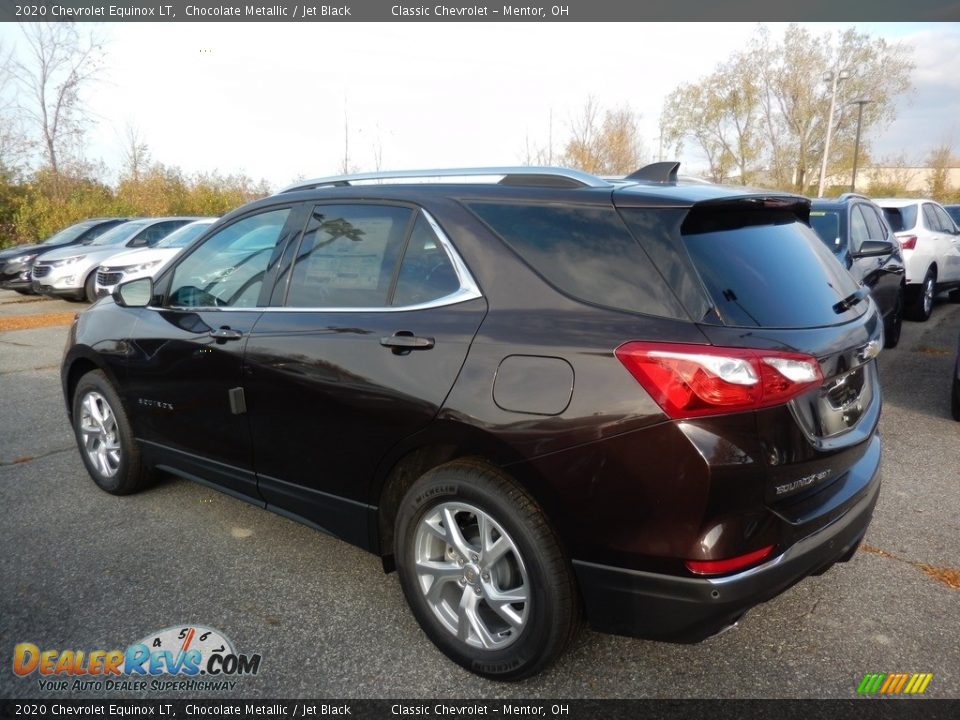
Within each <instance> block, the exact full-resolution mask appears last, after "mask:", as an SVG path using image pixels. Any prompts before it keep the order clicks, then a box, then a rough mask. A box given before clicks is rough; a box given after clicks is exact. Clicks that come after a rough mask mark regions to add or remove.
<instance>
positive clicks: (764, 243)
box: [681, 204, 867, 327]
mask: <svg viewBox="0 0 960 720" xmlns="http://www.w3.org/2000/svg"><path fill="white" fill-rule="evenodd" d="M681 233H682V236H683V242H684V244H685V246H686V248H687V251H688V252H689V254H690V257H691V259H692V260H693V264H694V266H695V267H696V269H697V272H698V273H699V275H700V277H701V279H702V280H703V283H704V285H705V286H706V289H707V292H708V293H709V295H710V297H711V298H712V299H713V302H714V304H715V306H716V308H717V310H718V312H719V314H720V316H721V318H722V319H723V322H724V323H725V324H726V325H733V326H738V327H819V326H824V325H835V324H838V323H841V322H846V321H848V320H851V319H853V318H855V317H858V316H859V315H860V314H862V313H863V312H865V309H866V307H867V305H866V303H858V304H857V305H855V306H854V307H853V308H851V309H848V310H845V311H843V312H841V313H839V314H838V313H837V312H836V311H835V310H834V306H835V305H836V304H837V303H838V302H839V301H840V300H842V299H844V298H846V297H847V296H849V295H851V294H852V293H854V292H855V291H856V290H857V285H856V283H855V282H854V280H853V278H852V277H851V276H850V274H849V273H848V272H846V270H844V268H843V266H842V265H841V264H840V263H838V262H837V260H836V258H835V257H834V256H833V255H832V254H831V252H830V251H829V250H828V249H827V248H826V247H825V246H824V244H823V242H822V241H821V240H820V239H819V238H818V237H817V236H816V234H815V233H814V232H813V231H812V230H811V229H810V228H809V227H807V226H806V225H805V224H804V223H802V222H800V221H799V219H798V218H797V216H796V215H795V214H794V213H793V212H791V211H790V210H786V209H784V210H779V209H754V208H749V209H744V208H742V207H739V206H737V205H735V204H734V205H730V206H726V207H719V208H716V207H714V208H702V209H699V210H698V209H696V208H695V209H694V210H692V211H691V212H690V214H689V215H688V216H687V219H686V220H685V221H684V223H683V225H682V226H681Z"/></svg>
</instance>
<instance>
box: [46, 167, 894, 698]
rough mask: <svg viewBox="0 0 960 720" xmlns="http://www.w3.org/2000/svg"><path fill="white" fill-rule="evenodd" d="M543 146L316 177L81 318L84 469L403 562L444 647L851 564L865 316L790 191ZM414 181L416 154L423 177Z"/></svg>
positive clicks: (696, 632)
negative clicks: (594, 169) (232, 506)
mask: <svg viewBox="0 0 960 720" xmlns="http://www.w3.org/2000/svg"><path fill="white" fill-rule="evenodd" d="M676 171H677V164H676V163H657V164H654V165H651V166H647V167H645V168H642V169H641V170H639V171H637V172H636V173H634V174H633V175H630V176H628V177H627V178H625V179H623V180H604V179H601V178H597V177H594V176H591V175H587V174H584V173H581V172H577V171H573V170H567V169H562V168H493V169H490V168H488V169H471V170H430V171H422V172H419V173H404V172H396V173H380V174H374V175H357V176H348V177H337V178H326V179H320V180H316V181H309V182H303V183H300V184H298V185H296V186H294V187H291V188H288V189H287V190H285V191H283V192H280V193H278V194H276V195H274V196H272V197H268V198H266V199H263V200H259V201H256V202H253V203H251V204H249V205H246V206H244V207H241V208H240V209H238V210H236V211H234V212H232V213H230V214H229V215H227V216H225V217H223V218H222V219H221V220H219V221H218V222H216V223H215V224H213V225H212V226H211V227H210V229H209V230H207V231H206V232H205V233H204V234H203V235H202V236H201V237H200V238H199V239H198V240H197V241H196V242H195V243H194V244H192V245H191V246H190V247H189V248H187V249H186V250H184V251H183V253H182V254H181V255H179V256H178V257H177V258H176V260H175V261H174V262H173V263H171V265H170V266H169V267H167V268H166V269H165V270H164V271H163V272H162V273H161V274H160V275H158V277H157V278H156V279H153V280H152V279H150V278H142V279H138V280H133V281H131V282H128V283H124V284H122V285H121V286H119V287H118V288H117V289H116V290H115V291H114V293H113V295H112V296H110V297H105V298H103V299H101V300H100V301H99V302H97V303H96V304H95V305H94V306H93V307H91V308H90V309H89V310H87V311H86V312H83V313H81V314H80V315H79V317H78V319H77V321H76V322H75V323H74V325H73V327H72V329H71V333H70V337H69V340H68V344H67V348H66V352H65V356H64V360H63V367H62V381H63V390H64V394H65V397H66V404H67V410H68V414H69V416H70V418H71V421H72V423H73V427H74V429H75V432H76V438H77V442H78V445H79V448H80V454H81V457H82V458H83V461H84V463H85V464H86V467H87V469H88V471H89V473H90V475H91V476H92V477H93V479H94V481H95V482H96V483H97V484H98V485H99V486H100V487H101V488H103V489H104V490H106V491H107V492H110V493H114V494H126V493H131V492H134V491H136V490H139V489H141V488H143V487H145V486H146V485H147V484H148V482H149V480H150V478H151V476H152V474H153V473H154V472H155V471H163V472H167V473H172V474H174V475H179V476H182V477H185V478H190V479H193V480H196V481H199V482H202V483H205V484H209V485H212V486H214V487H216V488H218V489H220V490H222V491H224V492H226V493H229V494H231V495H234V496H236V497H240V498H243V499H244V500H247V501H249V502H252V503H255V504H257V505H260V506H261V507H265V508H267V509H269V510H274V511H276V512H278V513H281V514H282V515H285V516H287V517H291V518H294V519H297V520H300V521H302V522H305V523H308V524H310V525H312V526H315V527H319V528H320V529H323V530H325V531H327V532H329V533H332V534H333V535H335V536H337V537H340V538H342V539H344V540H346V541H348V542H351V543H354V544H356V545H359V546H361V547H363V548H366V549H367V550H370V551H372V552H375V553H377V554H378V555H380V556H382V558H383V562H384V567H385V568H386V569H387V570H389V569H392V568H393V567H396V569H397V570H398V573H399V579H400V583H401V585H402V588H403V591H404V593H405V595H406V598H407V601H408V602H409V604H410V608H411V610H412V611H413V613H414V615H415V616H416V618H417V620H418V621H419V622H420V624H421V626H422V627H423V630H424V632H425V633H426V634H427V635H428V636H429V637H430V639H431V640H432V641H433V642H434V643H435V644H436V645H437V647H439V648H440V650H442V651H443V652H444V653H446V654H447V655H448V656H449V657H450V658H451V659H453V660H454V661H455V662H457V663H459V664H461V665H462V666H464V667H466V668H468V669H470V670H472V671H474V672H476V673H479V674H481V675H484V676H488V677H492V678H499V679H518V678H522V677H525V676H529V675H531V674H534V673H536V672H538V671H540V670H542V669H543V668H544V667H546V666H547V665H548V664H550V663H551V662H553V661H554V660H555V659H556V658H557V657H558V655H560V653H561V652H562V651H563V649H564V647H565V646H566V645H567V644H568V642H569V641H570V639H571V638H572V637H573V636H574V634H575V632H576V630H577V628H578V626H579V623H580V620H581V618H582V617H583V616H584V615H585V616H586V618H587V620H588V621H589V623H590V624H591V625H592V626H593V627H594V628H596V629H598V630H601V631H608V632H614V633H620V634H626V635H632V636H637V637H645V638H655V639H664V640H678V641H697V640H701V639H704V638H706V637H708V636H710V635H712V634H714V633H717V632H719V631H720V630H722V629H724V628H725V627H728V626H729V625H731V624H732V623H734V622H736V621H737V620H738V619H739V618H740V616H741V615H743V613H744V612H745V611H746V610H748V609H749V608H751V607H752V606H754V605H756V604H758V603H761V602H763V601H765V600H768V599H769V598H771V597H773V596H774V595H776V594H778V593H780V592H782V591H783V590H784V589H786V588H788V587H789V586H791V585H792V584H794V583H796V582H797V581H799V580H801V579H802V578H804V577H806V576H808V575H810V574H816V573H820V572H823V571H825V570H826V569H827V568H828V567H830V566H831V565H832V564H833V563H835V562H838V561H846V560H848V559H849V558H850V557H851V556H852V555H853V553H854V552H855V550H856V548H857V545H858V543H859V541H860V539H861V538H862V536H863V534H864V532H865V530H866V528H867V525H868V523H869V521H870V517H871V514H872V512H873V508H874V505H875V503H876V501H877V496H878V493H879V488H880V438H879V435H878V433H877V423H878V420H879V416H880V405H881V398H880V386H879V384H878V379H877V368H876V362H875V360H874V358H875V357H876V355H877V353H878V352H879V349H880V347H882V345H883V328H882V326H883V323H882V320H881V317H880V315H879V313H878V311H877V308H876V306H875V304H874V301H873V300H872V298H871V297H870V295H869V293H868V292H867V291H866V290H865V289H863V288H859V287H858V286H857V285H856V283H855V282H854V281H853V280H852V278H851V276H850V275H849V274H848V273H847V272H846V270H844V269H843V267H842V266H841V265H840V264H839V263H838V262H837V261H836V259H835V258H834V257H833V256H832V255H831V253H830V251H829V250H828V249H827V248H826V247H824V245H823V243H822V242H820V240H819V239H818V238H817V236H816V235H815V234H814V233H813V232H812V230H811V229H810V227H809V225H808V222H807V221H808V217H809V202H808V201H807V200H806V199H804V198H802V197H799V196H795V195H789V194H781V193H770V192H753V191H748V190H741V189H733V188H728V187H721V186H716V185H704V184H687V183H684V182H682V181H678V180H677V175H676ZM417 176H419V177H417Z"/></svg>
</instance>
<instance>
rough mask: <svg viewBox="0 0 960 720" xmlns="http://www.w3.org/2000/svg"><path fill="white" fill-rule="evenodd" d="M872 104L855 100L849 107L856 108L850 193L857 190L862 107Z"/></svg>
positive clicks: (861, 99)
mask: <svg viewBox="0 0 960 720" xmlns="http://www.w3.org/2000/svg"><path fill="white" fill-rule="evenodd" d="M868 102H873V101H872V100H868V99H867V98H857V99H856V100H854V101H853V102H852V103H850V104H851V105H856V106H857V137H856V140H854V141H853V176H852V177H851V178H850V192H856V190H857V160H858V158H859V156H860V126H861V125H862V124H863V106H864V105H866V104H867V103H868Z"/></svg>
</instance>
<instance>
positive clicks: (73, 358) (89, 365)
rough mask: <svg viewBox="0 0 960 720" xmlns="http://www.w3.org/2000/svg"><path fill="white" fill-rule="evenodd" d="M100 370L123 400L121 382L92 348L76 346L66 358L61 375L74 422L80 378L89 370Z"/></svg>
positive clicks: (65, 400)
mask: <svg viewBox="0 0 960 720" xmlns="http://www.w3.org/2000/svg"><path fill="white" fill-rule="evenodd" d="M94 370H100V371H102V372H103V374H104V375H106V376H107V380H109V381H110V384H111V385H113V387H114V388H115V389H116V391H117V395H118V396H119V397H120V401H121V402H123V393H121V392H120V383H119V382H118V381H117V377H116V375H115V374H114V372H113V371H112V370H111V369H110V367H109V366H108V365H107V364H106V363H104V362H103V361H102V360H101V359H100V357H99V356H98V355H97V353H95V352H94V351H93V350H91V349H90V348H86V347H74V348H72V349H71V351H70V354H69V355H68V356H67V357H66V358H65V359H64V362H63V370H62V373H61V376H62V378H63V398H64V402H65V403H66V406H67V417H68V418H69V419H70V422H73V394H74V392H75V391H76V389H77V383H79V382H80V378H82V377H83V376H84V375H86V374H87V373H89V372H92V371H94Z"/></svg>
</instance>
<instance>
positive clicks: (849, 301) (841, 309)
mask: <svg viewBox="0 0 960 720" xmlns="http://www.w3.org/2000/svg"><path fill="white" fill-rule="evenodd" d="M869 294H870V288H868V287H862V288H860V289H859V290H857V291H856V292H854V293H851V294H850V295H847V297H845V298H844V299H843V300H841V301H840V302H838V303H837V304H836V305H834V306H833V311H834V312H835V313H836V314H837V315H840V314H841V313H845V312H846V311H847V310H849V309H850V308H852V307H853V306H854V305H856V304H857V303H858V302H860V301H861V300H863V299H864V298H865V297H866V296H867V295H869Z"/></svg>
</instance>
